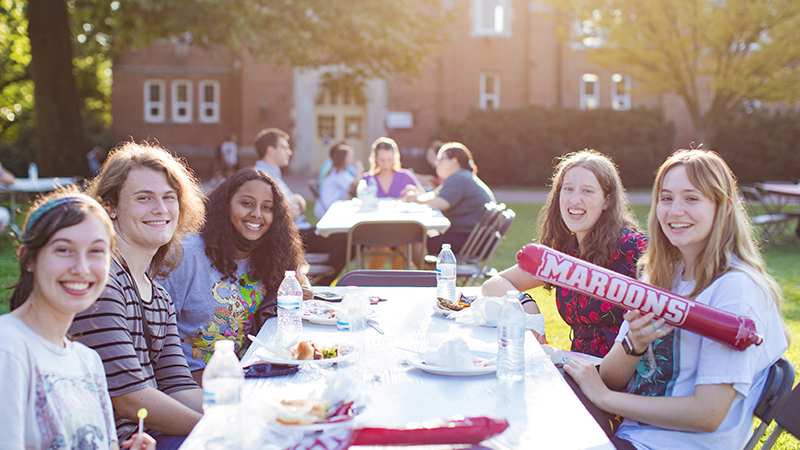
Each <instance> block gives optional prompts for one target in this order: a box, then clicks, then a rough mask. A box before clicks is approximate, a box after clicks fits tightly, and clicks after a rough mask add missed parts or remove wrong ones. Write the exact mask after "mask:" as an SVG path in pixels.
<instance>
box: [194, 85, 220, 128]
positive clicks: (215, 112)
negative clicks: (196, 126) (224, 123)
mask: <svg viewBox="0 0 800 450" xmlns="http://www.w3.org/2000/svg"><path fill="white" fill-rule="evenodd" d="M197 91H198V92H199V93H200V102H199V105H198V107H199V108H200V122H203V123H217V122H219V81H215V80H204V81H201V82H200V86H199V87H198V89H197Z"/></svg>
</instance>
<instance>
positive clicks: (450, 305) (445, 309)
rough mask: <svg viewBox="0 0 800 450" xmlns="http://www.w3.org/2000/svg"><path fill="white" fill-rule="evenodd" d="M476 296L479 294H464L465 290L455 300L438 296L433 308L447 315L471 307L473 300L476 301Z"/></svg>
mask: <svg viewBox="0 0 800 450" xmlns="http://www.w3.org/2000/svg"><path fill="white" fill-rule="evenodd" d="M476 298H477V296H471V295H464V293H463V292H462V293H461V294H460V295H459V296H458V300H456V301H455V302H452V301H450V300H447V299H444V298H438V299H436V303H435V304H434V305H433V310H434V311H436V312H437V313H439V314H441V315H443V316H447V315H448V314H450V313H453V312H456V311H461V310H462V309H465V308H469V307H470V306H472V302H474V301H475V299H476Z"/></svg>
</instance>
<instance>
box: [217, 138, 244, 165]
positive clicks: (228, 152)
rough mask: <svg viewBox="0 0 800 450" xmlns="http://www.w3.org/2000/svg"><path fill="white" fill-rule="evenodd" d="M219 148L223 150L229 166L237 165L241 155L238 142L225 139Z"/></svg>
mask: <svg viewBox="0 0 800 450" xmlns="http://www.w3.org/2000/svg"><path fill="white" fill-rule="evenodd" d="M219 150H220V152H222V156H224V157H225V163H227V164H228V167H233V166H235V165H236V162H237V160H238V157H239V155H238V153H239V147H238V146H237V145H236V142H233V141H225V142H223V143H222V145H220V147H219Z"/></svg>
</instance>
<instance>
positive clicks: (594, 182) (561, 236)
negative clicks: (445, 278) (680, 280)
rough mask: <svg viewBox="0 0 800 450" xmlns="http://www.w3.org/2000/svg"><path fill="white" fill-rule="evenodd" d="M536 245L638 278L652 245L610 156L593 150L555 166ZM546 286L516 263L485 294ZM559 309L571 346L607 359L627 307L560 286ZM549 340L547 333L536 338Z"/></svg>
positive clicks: (530, 307)
mask: <svg viewBox="0 0 800 450" xmlns="http://www.w3.org/2000/svg"><path fill="white" fill-rule="evenodd" d="M538 227H539V243H541V244H542V245H546V246H548V247H550V248H553V249H555V250H558V251H560V252H564V253H567V254H569V255H573V256H576V257H578V258H581V259H583V260H585V261H588V262H590V263H593V264H597V265H598V266H601V267H606V268H609V269H611V270H613V271H615V272H618V273H621V274H623V275H626V276H629V277H631V278H636V263H637V262H638V261H639V258H640V256H641V255H642V253H643V252H644V251H645V249H646V248H647V236H646V235H645V234H643V233H641V232H639V231H637V229H638V225H637V223H636V219H635V218H634V216H633V213H632V212H631V207H630V204H629V203H628V197H627V195H625V188H624V187H623V186H622V180H621V179H620V176H619V172H618V171H617V167H616V166H615V165H614V162H613V161H611V159H610V158H609V157H608V156H606V155H604V154H602V153H599V152H596V151H594V150H583V151H580V152H576V153H570V154H567V155H565V156H563V157H562V158H561V160H560V162H559V163H558V165H557V166H556V169H555V172H554V173H553V178H552V179H551V184H550V193H549V194H548V196H547V202H546V203H545V205H544V208H542V210H541V211H540V212H539V220H538ZM539 286H545V287H546V288H547V289H553V286H552V285H545V284H544V283H543V282H542V281H541V280H539V279H537V278H534V277H533V276H531V275H529V274H528V273H527V272H525V271H523V270H522V269H520V268H519V266H516V265H514V266H513V267H511V268H509V269H506V270H504V271H502V272H500V273H499V274H497V275H495V276H494V277H492V278H490V279H489V280H487V281H486V282H485V283H483V287H482V288H481V292H482V293H483V295H488V296H502V295H504V294H505V293H506V292H507V291H508V290H510V289H515V290H517V291H520V292H524V291H527V290H529V289H533V288H536V287H539ZM555 290H556V292H555V297H556V307H557V308H558V312H559V314H560V315H561V318H562V319H564V322H566V323H567V325H569V326H570V329H571V330H570V338H571V340H572V345H571V347H570V349H571V350H572V351H574V352H580V353H587V354H590V355H594V356H597V357H600V358H602V357H603V356H605V355H606V353H608V351H609V350H611V347H612V346H613V345H614V339H615V338H616V336H617V333H618V332H619V327H620V325H622V322H623V319H622V316H623V314H625V310H624V309H623V308H621V307H619V306H614V305H612V304H610V303H606V302H603V301H601V300H598V299H595V298H593V297H589V296H586V295H583V294H580V293H577V292H575V291H572V290H570V289H566V288H561V287H557V288H555ZM522 302H523V305H522V307H523V308H524V309H525V311H526V312H527V313H529V314H539V306H538V305H537V304H536V302H535V301H533V300H532V299H531V298H530V296H525V298H523V299H522ZM537 337H538V338H539V341H540V342H541V343H542V344H544V343H546V342H547V338H546V337H545V336H544V335H542V336H537Z"/></svg>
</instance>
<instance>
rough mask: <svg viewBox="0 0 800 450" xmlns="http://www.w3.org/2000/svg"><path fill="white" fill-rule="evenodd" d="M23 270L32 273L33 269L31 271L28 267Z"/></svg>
mask: <svg viewBox="0 0 800 450" xmlns="http://www.w3.org/2000/svg"><path fill="white" fill-rule="evenodd" d="M25 270H27V271H28V272H33V269H31V268H30V267H28V268H27V269H25Z"/></svg>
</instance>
